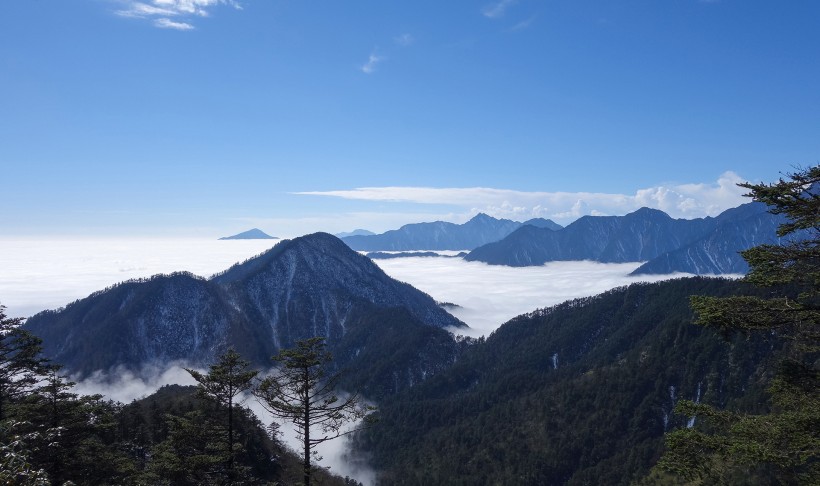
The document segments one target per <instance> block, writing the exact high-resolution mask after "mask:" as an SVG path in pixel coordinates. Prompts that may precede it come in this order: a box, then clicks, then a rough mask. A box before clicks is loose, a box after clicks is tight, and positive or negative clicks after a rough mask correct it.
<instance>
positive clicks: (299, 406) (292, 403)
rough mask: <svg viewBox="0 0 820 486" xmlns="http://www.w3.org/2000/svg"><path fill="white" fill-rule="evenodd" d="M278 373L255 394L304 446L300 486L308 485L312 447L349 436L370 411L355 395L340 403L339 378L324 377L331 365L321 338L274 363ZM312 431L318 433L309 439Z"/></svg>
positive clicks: (301, 343)
mask: <svg viewBox="0 0 820 486" xmlns="http://www.w3.org/2000/svg"><path fill="white" fill-rule="evenodd" d="M273 359H274V361H277V362H278V363H279V364H280V367H279V368H278V369H277V370H276V371H275V372H274V373H273V374H272V375H271V376H268V377H266V378H265V379H264V380H262V382H261V383H260V384H259V385H258V386H257V388H256V390H255V391H254V393H255V394H256V396H257V398H259V400H260V402H261V403H262V405H263V406H264V407H265V408H266V409H267V410H268V411H269V412H270V413H271V414H273V416H274V417H278V418H283V419H286V420H289V421H291V422H293V423H294V424H295V425H296V430H297V434H298V437H299V439H300V440H301V441H302V445H303V454H302V468H303V477H304V479H303V480H304V486H310V482H311V456H312V454H313V453H314V452H315V450H314V447H315V446H317V445H318V444H321V443H323V442H326V441H329V440H332V439H335V438H337V437H341V436H342V435H346V434H349V433H351V432H352V431H342V427H343V426H344V425H345V424H347V423H349V422H352V421H355V420H359V419H362V418H365V417H366V416H367V414H368V412H370V411H371V410H372V407H366V406H364V404H363V401H362V399H361V398H360V397H359V395H358V394H352V395H349V396H348V397H347V398H345V399H341V398H339V397H338V396H337V395H336V393H335V391H334V389H335V387H336V383H337V382H338V379H339V374H338V373H337V374H334V375H331V376H328V374H327V370H326V366H327V364H328V363H329V362H330V361H331V360H332V359H333V357H332V355H331V354H330V352H328V351H326V350H325V342H324V338H323V337H314V338H310V339H306V340H303V341H297V342H296V347H295V348H293V349H286V350H283V351H281V352H280V353H279V354H277V355H276V356H274V357H273ZM311 427H313V428H318V429H319V430H321V434H320V435H319V436H318V437H317V436H312V435H311Z"/></svg>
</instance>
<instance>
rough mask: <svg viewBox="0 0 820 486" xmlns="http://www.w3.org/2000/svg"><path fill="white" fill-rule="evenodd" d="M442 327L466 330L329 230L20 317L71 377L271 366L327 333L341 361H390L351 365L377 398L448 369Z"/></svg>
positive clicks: (450, 349)
mask: <svg viewBox="0 0 820 486" xmlns="http://www.w3.org/2000/svg"><path fill="white" fill-rule="evenodd" d="M446 327H465V324H464V323H462V322H461V321H459V320H458V319H456V318H455V317H453V316H451V315H450V314H448V313H447V312H445V311H444V310H443V309H441V308H440V307H439V306H438V305H437V304H436V302H435V301H434V300H433V299H432V298H431V297H430V296H429V295H427V294H425V293H423V292H421V291H419V290H417V289H415V288H413V287H411V286H410V285H408V284H405V283H401V282H398V281H396V280H394V279H392V278H390V277H389V276H387V275H386V274H385V273H384V272H383V271H382V270H381V269H379V267H377V266H376V265H375V264H374V263H373V262H372V261H371V260H370V259H368V258H366V257H364V256H362V255H359V254H358V253H357V252H355V251H353V250H351V249H350V248H349V247H347V245H345V244H344V243H342V242H341V241H340V240H339V239H338V238H335V237H334V236H332V235H329V234H326V233H316V234H312V235H307V236H303V237H300V238H295V239H293V240H284V241H282V242H280V243H279V244H277V245H276V246H274V247H273V248H271V249H270V250H268V251H267V252H265V253H263V254H261V255H259V256H257V257H255V258H252V259H250V260H247V261H245V262H244V263H241V264H237V265H234V266H233V267H231V268H230V269H228V270H227V271H225V272H223V273H221V274H219V275H216V276H214V277H212V278H211V279H210V280H206V279H203V278H200V277H196V276H194V275H191V274H189V273H176V274H172V275H158V276H154V277H152V278H150V279H141V280H133V281H128V282H123V283H121V284H118V285H115V286H113V287H111V288H108V289H105V290H103V291H100V292H96V293H94V294H92V295H90V296H89V297H86V298H85V299H82V300H79V301H76V302H74V303H71V304H69V305H68V306H67V307H65V308H64V309H60V310H57V311H46V312H41V313H39V314H37V315H35V316H33V317H31V318H30V319H29V320H28V321H27V322H26V328H28V329H29V330H31V331H32V332H33V333H35V334H36V335H38V336H40V337H41V338H43V339H44V343H45V349H44V352H45V354H46V355H48V356H50V357H51V358H53V359H54V360H55V361H56V362H59V363H61V364H63V365H65V366H66V368H67V369H68V371H70V372H73V373H80V374H87V373H91V372H93V371H96V370H100V369H102V370H108V369H111V368H113V367H116V366H126V367H128V368H131V369H135V370H137V369H139V368H140V367H142V366H145V365H147V364H161V365H162V364H166V363H169V362H172V361H175V360H184V361H186V362H188V363H190V364H191V365H205V364H208V363H210V362H211V361H212V360H213V359H214V358H215V356H217V355H218V354H219V353H221V352H223V351H224V350H225V349H226V348H227V347H228V346H233V347H234V348H235V349H236V350H237V351H238V352H240V353H241V354H242V355H243V356H245V357H246V358H247V359H249V360H251V361H252V362H254V363H256V364H260V365H263V366H269V365H270V356H271V355H273V354H275V353H276V352H277V351H278V350H280V349H283V348H289V347H292V346H293V345H294V343H295V341H296V340H300V339H306V338H309V337H313V336H325V337H326V338H327V342H328V345H329V347H330V349H331V350H332V351H333V352H334V354H335V355H336V356H337V357H338V365H340V366H342V365H351V363H354V362H356V360H357V359H359V358H358V357H359V356H362V358H360V359H365V358H364V357H366V356H369V355H370V354H371V353H372V351H373V350H371V349H370V348H374V349H376V348H378V351H379V353H380V355H381V356H383V357H384V356H385V355H386V356H388V358H384V359H382V361H381V362H379V363H378V366H379V368H378V369H371V368H372V367H373V366H376V361H373V360H371V362H369V363H368V362H357V363H358V364H356V367H357V369H359V370H360V371H361V370H365V371H361V373H363V374H361V373H360V374H359V375H358V376H359V378H358V379H359V381H360V382H359V383H357V384H358V385H360V386H363V387H365V388H367V387H371V388H372V390H371V391H372V392H373V393H374V394H376V395H378V394H379V393H389V392H392V391H395V390H397V389H399V388H402V387H403V386H408V385H409V383H413V382H416V381H419V380H421V379H422V378H423V377H424V376H427V375H428V374H432V373H434V372H435V370H436V369H438V368H440V367H441V366H442V363H444V362H446V363H449V362H452V360H453V359H455V353H456V348H457V344H456V343H455V341H454V338H453V337H452V335H451V334H450V333H448V332H447V331H445V330H444V328H446ZM390 346H396V347H399V346H407V347H409V348H410V349H411V352H409V353H407V352H405V351H402V352H399V350H398V349H390ZM391 353H393V355H391ZM367 370H370V371H367ZM373 390H376V391H373Z"/></svg>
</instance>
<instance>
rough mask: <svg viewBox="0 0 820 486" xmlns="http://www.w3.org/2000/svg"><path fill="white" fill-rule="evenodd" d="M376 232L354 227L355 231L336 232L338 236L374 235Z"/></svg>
mask: <svg viewBox="0 0 820 486" xmlns="http://www.w3.org/2000/svg"><path fill="white" fill-rule="evenodd" d="M375 234H376V233H374V232H372V231H368V230H366V229H354V230H353V231H342V232H341V233H336V234H335V235H333V236H335V237H336V238H347V237H348V236H372V235H375Z"/></svg>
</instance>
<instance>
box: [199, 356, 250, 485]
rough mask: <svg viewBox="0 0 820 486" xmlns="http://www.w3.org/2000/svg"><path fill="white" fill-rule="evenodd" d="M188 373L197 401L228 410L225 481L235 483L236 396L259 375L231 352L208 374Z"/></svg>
mask: <svg viewBox="0 0 820 486" xmlns="http://www.w3.org/2000/svg"><path fill="white" fill-rule="evenodd" d="M186 371H188V373H190V374H191V376H193V377H194V379H195V380H196V381H197V383H199V386H198V393H199V396H200V397H203V398H206V399H208V400H213V401H214V402H216V403H217V404H219V405H220V406H222V407H224V408H225V409H226V410H227V414H226V417H225V418H226V422H227V427H226V429H227V434H226V437H225V439H226V440H225V445H226V448H227V454H226V456H227V465H226V469H227V477H228V482H229V483H230V482H234V481H235V476H236V475H235V474H234V434H233V410H234V402H235V400H236V397H237V395H239V394H241V393H243V392H245V391H247V390H249V389H250V388H251V386H252V384H253V379H254V378H255V377H256V375H257V374H259V372H258V371H256V370H252V369H250V363H249V362H247V361H245V360H243V359H242V357H241V356H239V353H237V352H236V351H235V350H234V349H233V348H231V349H229V350H228V351H227V352H225V354H223V355H221V356H220V357H219V362H218V363H216V364H214V365H211V368H210V371H209V372H208V374H205V375H203V374H202V373H200V372H198V371H196V370H191V369H187V368H186Z"/></svg>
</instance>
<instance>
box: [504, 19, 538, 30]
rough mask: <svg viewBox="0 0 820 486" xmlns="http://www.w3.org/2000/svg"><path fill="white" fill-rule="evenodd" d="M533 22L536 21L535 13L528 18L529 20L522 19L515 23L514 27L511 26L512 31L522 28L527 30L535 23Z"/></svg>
mask: <svg viewBox="0 0 820 486" xmlns="http://www.w3.org/2000/svg"><path fill="white" fill-rule="evenodd" d="M533 22H535V15H533V16H532V17H530V18H528V19H527V20H522V21H521V22H518V23H517V24H515V25H513V26H512V27H510V31H511V32H518V31H521V30H526V29H528V28H529V27H530V26H531V25H532V24H533Z"/></svg>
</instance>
